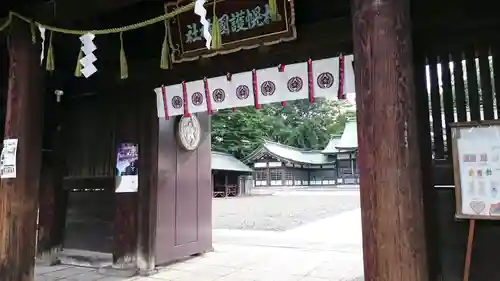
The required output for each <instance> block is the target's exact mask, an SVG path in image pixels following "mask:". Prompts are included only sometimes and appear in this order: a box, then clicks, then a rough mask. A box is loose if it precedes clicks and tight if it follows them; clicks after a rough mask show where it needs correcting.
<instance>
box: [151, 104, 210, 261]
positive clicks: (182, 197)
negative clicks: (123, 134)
mask: <svg viewBox="0 0 500 281" xmlns="http://www.w3.org/2000/svg"><path fill="white" fill-rule="evenodd" d="M198 118H199V119H200V125H201V127H202V137H201V142H200V146H199V147H198V149H197V150H195V151H186V150H184V149H182V148H181V147H180V146H179V145H178V143H177V140H176V132H175V130H176V123H177V118H171V120H168V121H166V120H161V119H160V120H159V122H160V123H159V141H158V197H157V200H158V208H157V220H156V222H157V228H156V264H157V265H161V264H166V263H170V262H172V261H175V260H178V259H182V258H185V257H187V256H189V255H192V254H197V253H203V252H206V251H209V250H211V249H212V184H210V183H211V182H212V173H211V170H210V161H211V145H210V125H209V117H208V115H207V114H205V113H204V114H198Z"/></svg>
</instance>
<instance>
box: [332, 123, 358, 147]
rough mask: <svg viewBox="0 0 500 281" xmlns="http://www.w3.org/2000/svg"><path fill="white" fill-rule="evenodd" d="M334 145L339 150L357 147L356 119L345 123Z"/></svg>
mask: <svg viewBox="0 0 500 281" xmlns="http://www.w3.org/2000/svg"><path fill="white" fill-rule="evenodd" d="M335 147H336V148H337V149H339V150H346V149H357V148H358V126H357V124H356V120H351V121H348V122H347V123H346V124H345V128H344V132H343V133H342V137H341V138H340V140H339V142H338V143H337V144H336V146H335Z"/></svg>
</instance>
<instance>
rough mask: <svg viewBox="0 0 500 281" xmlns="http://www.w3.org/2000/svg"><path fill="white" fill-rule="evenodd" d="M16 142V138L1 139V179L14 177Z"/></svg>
mask: <svg viewBox="0 0 500 281" xmlns="http://www.w3.org/2000/svg"><path fill="white" fill-rule="evenodd" d="M17 144H18V140H17V139H6V140H4V141H3V149H2V154H1V156H0V177H1V178H2V179H9V178H16V175H17V173H16V172H17V171H16V156H17Z"/></svg>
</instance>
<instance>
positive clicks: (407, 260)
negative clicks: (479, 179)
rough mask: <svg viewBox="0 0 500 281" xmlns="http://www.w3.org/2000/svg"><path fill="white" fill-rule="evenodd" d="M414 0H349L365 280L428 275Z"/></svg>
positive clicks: (416, 279)
mask: <svg viewBox="0 0 500 281" xmlns="http://www.w3.org/2000/svg"><path fill="white" fill-rule="evenodd" d="M409 2H410V1H409V0H378V1H372V0H351V11H352V20H353V46H354V58H355V74H356V96H357V105H358V110H357V114H358V144H359V169H360V172H361V191H360V193H361V209H362V225H363V252H364V269H365V280H367V281H401V280H405V281H424V280H429V278H428V264H427V259H426V258H427V253H426V241H425V229H424V211H423V203H422V198H423V196H422V179H421V166H420V149H419V138H418V129H417V123H416V110H415V94H414V93H415V89H414V81H413V80H414V78H413V62H412V42H411V27H410V11H409Z"/></svg>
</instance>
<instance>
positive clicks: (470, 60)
mask: <svg viewBox="0 0 500 281" xmlns="http://www.w3.org/2000/svg"><path fill="white" fill-rule="evenodd" d="M465 65H466V67H467V89H468V96H469V111H470V118H471V120H472V121H479V120H481V103H480V99H479V88H478V85H477V72H476V71H477V69H476V54H475V50H474V48H472V47H469V48H467V49H466V51H465Z"/></svg>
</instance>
